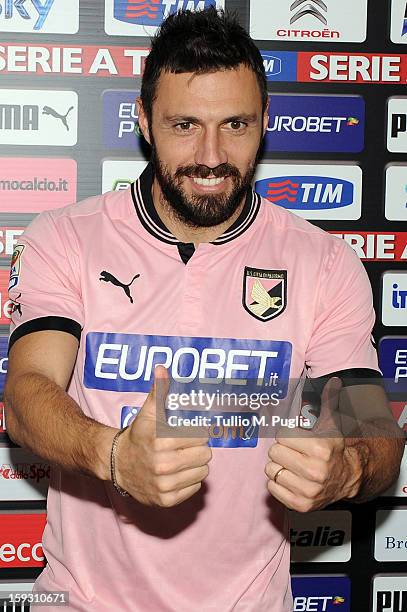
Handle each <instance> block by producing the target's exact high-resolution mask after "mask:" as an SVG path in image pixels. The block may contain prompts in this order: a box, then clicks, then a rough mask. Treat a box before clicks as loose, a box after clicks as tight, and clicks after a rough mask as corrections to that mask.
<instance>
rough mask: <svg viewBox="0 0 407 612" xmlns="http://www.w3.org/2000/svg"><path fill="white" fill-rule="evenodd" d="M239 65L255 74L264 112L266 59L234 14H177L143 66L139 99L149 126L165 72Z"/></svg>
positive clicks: (204, 70) (207, 11) (165, 25)
mask: <svg viewBox="0 0 407 612" xmlns="http://www.w3.org/2000/svg"><path fill="white" fill-rule="evenodd" d="M239 64H243V65H245V66H247V67H248V68H251V69H252V70H253V72H254V73H255V75H256V77H257V82H258V84H259V88H260V93H261V98H262V105H263V111H264V109H265V108H266V104H267V97H268V94H267V80H266V75H265V71H264V65H263V59H262V57H261V54H260V51H259V50H258V48H257V47H256V45H255V44H254V42H253V40H252V39H251V38H250V36H249V34H248V33H247V32H246V30H245V29H244V28H243V27H242V26H241V25H240V24H239V22H238V21H237V18H236V16H235V15H233V14H230V13H225V12H224V11H223V10H221V9H216V8H215V7H213V6H211V7H209V8H207V9H204V10H202V11H190V10H184V11H178V12H176V13H173V14H172V15H170V16H169V17H167V19H166V20H165V21H164V22H163V23H162V25H161V27H160V29H159V30H158V32H157V34H156V35H155V36H154V37H153V39H152V41H151V51H150V53H149V55H148V56H147V58H146V61H145V65H144V74H143V81H142V85H141V93H140V97H141V100H142V103H143V108H144V111H145V113H146V116H147V120H148V123H149V125H150V127H151V120H152V106H153V101H154V99H155V94H156V89H157V83H158V79H159V77H160V75H161V73H162V72H173V73H175V74H179V73H182V72H195V73H198V74H204V73H209V72H215V71H217V70H225V69H232V68H237V67H238V66H239Z"/></svg>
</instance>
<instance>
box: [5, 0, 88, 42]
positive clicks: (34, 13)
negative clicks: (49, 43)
mask: <svg viewBox="0 0 407 612" xmlns="http://www.w3.org/2000/svg"><path fill="white" fill-rule="evenodd" d="M78 29H79V0H58V2H56V1H55V0H1V1H0V31H2V32H41V33H49V32H55V33H57V32H61V33H67V34H68V33H70V34H74V33H76V32H77V31H78Z"/></svg>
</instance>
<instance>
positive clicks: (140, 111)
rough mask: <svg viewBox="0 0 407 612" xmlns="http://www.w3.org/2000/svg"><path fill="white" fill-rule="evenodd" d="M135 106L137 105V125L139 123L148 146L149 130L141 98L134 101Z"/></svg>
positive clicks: (149, 141) (149, 142)
mask: <svg viewBox="0 0 407 612" xmlns="http://www.w3.org/2000/svg"><path fill="white" fill-rule="evenodd" d="M136 104H137V114H138V123H139V126H140V129H141V131H142V133H143V136H144V138H145V140H147V142H148V144H149V145H151V138H150V130H149V127H148V121H147V116H146V113H145V111H144V108H143V103H142V101H141V98H137V99H136Z"/></svg>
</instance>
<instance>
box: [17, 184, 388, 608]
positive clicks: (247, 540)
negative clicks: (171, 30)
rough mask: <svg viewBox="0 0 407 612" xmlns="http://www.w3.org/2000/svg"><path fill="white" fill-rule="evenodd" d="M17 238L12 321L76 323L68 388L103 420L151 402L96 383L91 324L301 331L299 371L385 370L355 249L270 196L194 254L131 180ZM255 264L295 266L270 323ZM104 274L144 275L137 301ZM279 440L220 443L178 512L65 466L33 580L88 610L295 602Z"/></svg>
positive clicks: (144, 329)
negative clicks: (222, 239) (168, 233)
mask: <svg viewBox="0 0 407 612" xmlns="http://www.w3.org/2000/svg"><path fill="white" fill-rule="evenodd" d="M21 244H24V245H25V249H24V252H23V255H22V259H21V273H20V277H19V281H18V284H17V285H16V286H15V287H14V288H13V289H11V291H10V295H11V297H12V298H13V299H16V300H17V298H18V300H17V301H18V302H19V303H20V304H21V313H22V314H21V315H20V313H19V312H18V311H15V312H14V314H13V321H12V331H13V330H15V329H16V328H17V327H18V326H20V325H21V324H23V323H25V322H27V321H30V320H32V319H37V318H38V317H44V316H61V317H67V318H70V319H74V320H76V321H77V322H78V323H80V325H81V326H82V327H83V331H82V340H81V345H80V349H79V353H78V358H77V362H76V365H75V370H74V373H73V377H72V381H71V384H70V386H69V393H70V395H71V396H72V397H73V398H74V399H75V400H76V401H77V402H78V404H79V405H80V406H81V408H82V410H83V412H84V413H85V414H87V415H89V416H91V417H93V418H94V419H96V420H97V421H100V422H102V423H105V424H108V425H111V426H114V427H120V411H121V408H122V407H123V406H126V405H134V406H140V405H141V403H142V401H143V398H144V397H145V394H144V393H141V392H136V393H129V392H120V391H106V390H105V391H101V390H99V389H94V388H86V387H85V386H84V384H83V379H84V361H85V353H86V338H87V334H88V333H89V332H118V333H122V334H155V335H163V336H179V337H182V336H188V337H191V336H193V337H211V338H219V339H222V338H232V339H233V338H234V339H239V338H241V339H245V340H247V342H248V345H249V346H250V341H251V340H273V341H284V342H289V343H291V345H292V358H291V364H290V376H291V377H292V378H299V377H300V376H301V374H302V372H303V369H304V364H306V365H307V367H308V368H309V375H310V376H312V377H318V376H321V375H323V374H327V373H330V372H333V371H337V370H341V369H346V368H359V367H364V368H372V369H378V367H377V358H376V353H375V351H374V349H373V347H372V345H371V342H370V333H371V328H372V325H373V322H374V312H373V308H372V298H371V291H370V286H369V282H368V280H367V276H366V273H365V271H364V269H363V266H362V264H361V263H360V262H359V260H358V258H357V256H356V255H355V254H354V252H353V250H352V249H351V248H350V247H349V246H348V245H347V244H345V242H343V241H341V240H340V239H338V238H336V237H334V236H332V235H329V234H327V233H325V232H323V231H322V230H320V229H318V228H316V227H314V226H312V225H311V224H309V223H308V222H307V221H305V220H303V219H300V218H299V217H296V216H294V215H293V214H291V213H289V212H287V211H286V210H284V209H281V208H278V207H276V206H274V205H272V204H270V203H269V202H267V201H262V203H261V207H260V211H259V213H258V215H257V218H256V219H255V221H254V223H253V224H252V225H251V226H250V227H249V228H248V229H246V231H245V232H244V233H242V234H241V235H240V236H238V237H237V238H235V239H234V240H231V241H228V242H226V243H225V244H217V245H214V244H210V243H209V244H201V245H200V246H199V247H198V249H197V251H196V252H195V253H194V255H193V256H192V258H191V259H190V261H189V262H188V264H187V265H184V263H182V261H181V259H180V256H179V253H178V250H177V248H176V246H174V245H173V244H167V243H165V242H162V241H160V240H157V238H156V237H154V236H152V235H151V234H150V233H149V232H148V231H146V229H145V228H144V227H143V226H142V224H141V223H140V221H139V218H138V216H137V215H136V212H135V208H134V203H133V201H132V199H131V195H130V191H124V192H114V193H108V194H105V195H103V196H100V197H94V198H90V199H88V200H86V201H84V202H82V203H81V204H77V205H72V206H67V207H65V208H63V209H58V210H55V211H52V212H45V213H42V214H41V215H40V216H38V217H37V218H36V219H35V220H34V222H33V223H32V225H31V226H30V227H29V228H28V230H27V231H26V232H25V234H24V236H23V237H22V238H21ZM245 266H251V267H255V268H259V269H266V270H269V269H270V270H286V271H287V286H288V289H287V306H286V309H285V310H284V312H282V314H280V315H279V316H276V317H275V318H273V319H272V320H270V321H267V322H264V321H261V320H258V319H256V318H255V317H253V316H252V315H251V314H249V313H248V312H247V310H245V309H244V308H243V305H242V292H243V273H244V269H245ZM106 270H107V271H109V272H111V273H112V274H114V275H115V276H116V277H117V278H119V279H120V280H122V281H123V282H126V283H129V282H130V280H131V279H132V278H133V276H134V275H136V274H140V277H139V278H137V279H136V280H135V281H134V282H133V284H132V285H131V295H132V297H133V299H134V303H133V304H132V303H130V300H129V298H128V296H126V295H125V292H124V290H122V289H121V288H120V287H115V286H114V285H112V283H105V282H103V281H100V280H99V276H100V272H101V271H106ZM44 426H45V424H44ZM271 443H272V440H270V439H259V442H258V445H257V446H256V447H255V448H213V459H212V461H211V463H210V466H209V467H210V474H209V476H208V478H207V479H206V481H205V484H204V486H203V488H202V490H201V491H200V492H199V493H198V494H196V495H195V496H193V497H192V498H191V499H189V500H188V501H186V502H184V503H183V504H181V505H180V506H177V507H175V508H170V509H158V508H150V507H146V506H143V505H141V504H139V503H138V502H136V501H135V500H133V499H131V498H122V497H120V496H119V495H118V494H117V493H116V492H115V491H114V489H113V487H112V486H111V484H110V483H103V482H99V481H96V480H93V479H90V478H87V477H85V476H80V475H71V474H68V473H66V472H64V471H61V470H57V469H55V470H54V471H53V474H52V479H51V485H50V489H49V495H48V521H47V525H46V528H45V532H44V540H43V545H44V550H45V553H46V556H47V560H48V565H47V567H46V569H45V570H44V572H43V573H42V574H41V576H40V577H39V578H38V580H37V582H36V585H35V588H36V589H37V590H39V589H41V590H42V589H44V590H69V591H70V600H71V605H70V608H69V609H71V610H76V611H78V612H79V611H83V612H85V611H86V612H88V611H89V610H96V611H97V612H105V611H106V612H107V611H109V612H110V611H111V610H121V611H123V612H125V611H128V612H130V611H131V612H145V611H146V610H148V611H149V610H151V611H154V612H191V610H199V611H200V612H207V611H208V612H209V611H212V610H213V611H215V610H216V611H220V612H228V611H231V610H234V611H236V612H289V611H290V610H291V609H292V599H291V590H290V584H289V543H288V540H287V535H288V528H287V524H286V514H285V510H284V509H283V507H282V506H281V505H280V504H278V503H277V502H276V501H275V500H273V499H272V498H271V496H270V495H269V494H268V492H267V488H266V476H265V474H264V467H265V464H266V462H267V451H268V448H269V447H270V445H271ZM34 609H35V608H34ZM49 610H50V612H51V610H52V608H49ZM55 610H57V608H55ZM58 610H59V608H58Z"/></svg>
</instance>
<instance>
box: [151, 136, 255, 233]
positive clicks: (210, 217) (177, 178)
mask: <svg viewBox="0 0 407 612" xmlns="http://www.w3.org/2000/svg"><path fill="white" fill-rule="evenodd" d="M257 160H258V154H257V155H256V160H255V162H254V163H253V165H250V166H249V168H248V169H247V171H246V173H245V174H244V175H243V176H242V174H241V173H240V171H239V170H238V168H236V166H232V165H231V164H220V165H219V166H217V167H216V168H209V167H208V166H203V165H194V164H191V165H189V166H179V167H178V168H177V170H176V171H175V173H174V174H173V175H172V174H170V172H169V170H168V168H167V167H166V166H165V164H163V163H162V161H161V160H160V159H159V157H158V155H157V149H156V147H155V145H154V144H153V145H152V151H151V163H152V166H153V170H154V173H155V176H156V178H157V181H158V184H159V185H160V188H161V193H162V198H161V204H162V205H163V206H164V207H165V208H166V209H167V210H169V211H170V212H172V213H173V214H174V215H175V216H176V218H177V219H178V220H179V221H181V222H182V223H184V224H186V225H188V226H189V227H194V228H198V227H214V226H216V225H219V224H221V223H224V222H225V221H227V220H228V219H230V217H231V216H232V215H233V214H234V213H235V212H236V210H237V209H238V208H239V205H240V204H241V202H242V200H243V198H244V197H245V196H246V194H247V191H248V190H249V189H251V183H252V180H253V177H254V173H255V169H256V165H257ZM209 175H212V178H220V177H223V176H228V177H229V178H230V179H231V180H232V183H233V188H232V190H231V191H230V192H229V193H222V194H208V195H205V194H204V195H201V194H187V193H186V192H185V190H184V189H183V187H182V178H183V177H185V176H187V177H190V178H192V177H195V178H208V177H209Z"/></svg>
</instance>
